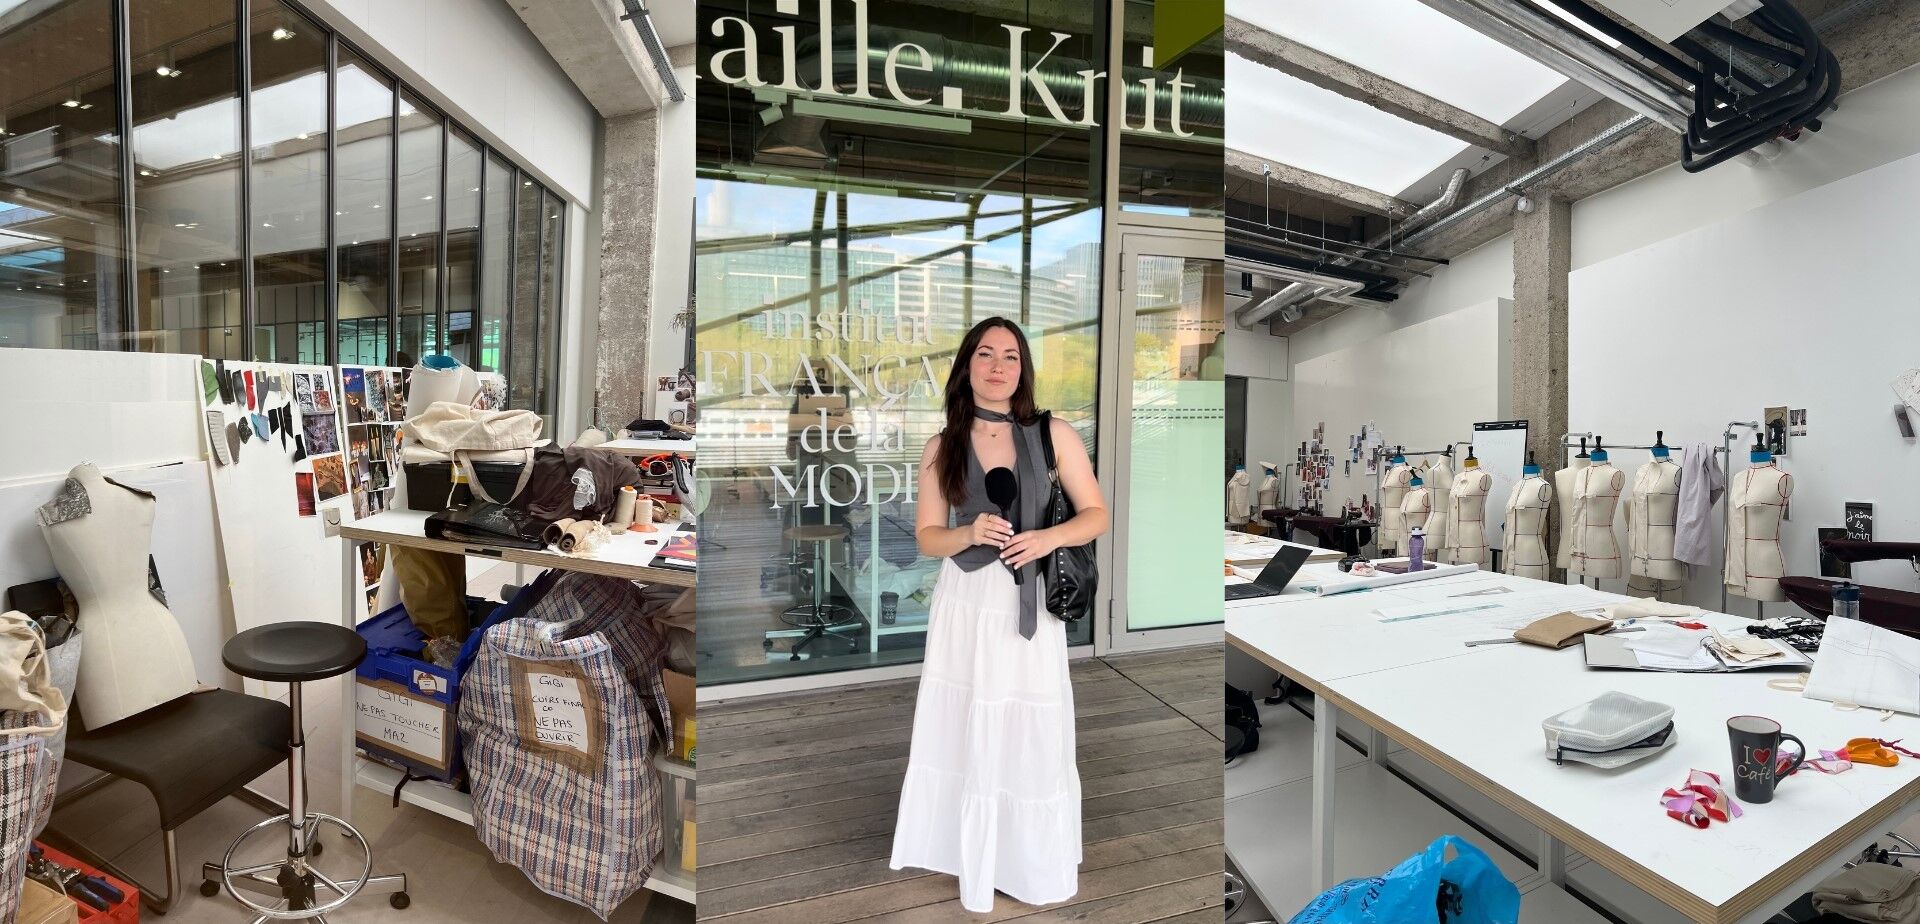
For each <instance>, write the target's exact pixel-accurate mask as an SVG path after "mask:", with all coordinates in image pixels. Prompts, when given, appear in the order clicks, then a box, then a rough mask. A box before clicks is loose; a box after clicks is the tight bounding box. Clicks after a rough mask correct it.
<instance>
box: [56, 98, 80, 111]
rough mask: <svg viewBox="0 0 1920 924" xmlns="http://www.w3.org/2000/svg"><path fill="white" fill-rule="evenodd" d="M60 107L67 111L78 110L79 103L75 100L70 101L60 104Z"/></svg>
mask: <svg viewBox="0 0 1920 924" xmlns="http://www.w3.org/2000/svg"><path fill="white" fill-rule="evenodd" d="M60 105H62V106H65V107H67V108H68V109H78V108H80V101H79V100H77V99H70V100H67V101H66V102H64V103H61V104H60Z"/></svg>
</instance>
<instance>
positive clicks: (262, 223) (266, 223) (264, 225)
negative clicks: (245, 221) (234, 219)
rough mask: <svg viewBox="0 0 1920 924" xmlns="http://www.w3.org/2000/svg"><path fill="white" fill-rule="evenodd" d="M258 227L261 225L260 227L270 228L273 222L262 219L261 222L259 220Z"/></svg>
mask: <svg viewBox="0 0 1920 924" xmlns="http://www.w3.org/2000/svg"><path fill="white" fill-rule="evenodd" d="M260 227H262V228H271V227H273V222H270V221H263V222H261V223H260Z"/></svg>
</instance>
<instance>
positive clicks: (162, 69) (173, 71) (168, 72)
mask: <svg viewBox="0 0 1920 924" xmlns="http://www.w3.org/2000/svg"><path fill="white" fill-rule="evenodd" d="M153 72H154V73H156V74H159V75H160V76H162V77H178V76H180V69H179V68H177V67H169V66H167V65H165V64H162V65H160V66H159V67H156V68H154V69H153Z"/></svg>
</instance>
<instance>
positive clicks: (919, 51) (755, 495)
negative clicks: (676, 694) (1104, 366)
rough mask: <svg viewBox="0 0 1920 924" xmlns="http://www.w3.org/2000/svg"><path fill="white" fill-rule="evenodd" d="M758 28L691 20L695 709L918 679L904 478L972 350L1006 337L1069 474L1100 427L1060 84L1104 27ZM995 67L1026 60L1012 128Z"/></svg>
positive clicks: (783, 23) (1082, 216)
mask: <svg viewBox="0 0 1920 924" xmlns="http://www.w3.org/2000/svg"><path fill="white" fill-rule="evenodd" d="M775 7H776V4H775V3H773V2H759V0H735V2H729V3H703V4H701V7H700V17H701V28H700V34H701V36H702V39H701V46H700V53H699V61H700V68H701V77H702V81H703V82H702V93H701V94H700V97H699V103H698V105H699V133H698V136H699V141H698V152H699V167H700V180H699V184H698V190H697V192H698V197H699V200H698V206H697V209H698V211H697V215H698V225H699V227H698V241H699V243H698V249H697V257H696V259H697V261H698V263H697V268H696V286H697V293H698V299H697V303H698V332H697V336H698V351H699V356H698V366H697V374H698V376H699V379H700V425H699V426H700V452H699V468H698V471H699V477H700V480H701V491H702V494H703V496H704V497H705V498H706V499H707V500H706V508H705V510H704V512H703V515H702V519H701V534H700V540H701V544H702V549H701V565H700V568H701V598H700V645H701V648H702V650H703V652H705V653H706V654H707V655H708V660H705V661H703V662H702V663H701V667H700V682H701V683H705V684H711V683H726V682H732V681H740V680H750V679H763V678H768V677H777V676H783V675H790V674H794V673H815V672H819V671H831V670H842V669H848V668H857V667H869V666H877V665H885V664H896V663H908V662H915V661H918V660H920V658H921V655H922V649H923V645H924V641H925V631H926V620H927V600H928V595H929V593H930V591H931V590H932V588H933V583H934V579H935V576H936V575H937V574H938V570H939V564H940V562H939V560H938V559H933V558H927V557H923V556H921V555H920V554H919V553H918V550H917V547H916V543H915V540H914V529H913V523H914V516H915V512H916V505H915V497H916V495H917V492H918V489H919V485H918V483H917V478H918V473H917V468H918V463H919V459H920V453H921V450H922V449H923V448H924V446H925V444H926V441H927V439H928V438H929V437H931V436H932V435H934V434H935V433H937V432H938V431H939V430H940V428H941V426H942V419H943V418H942V411H941V392H942V389H943V387H944V385H945V381H946V376H947V370H948V368H949V366H950V365H951V364H952V362H953V353H954V350H955V349H956V347H957V346H958V345H959V341H960V339H961V337H962V336H963V335H964V334H965V333H966V331H967V329H968V328H969V327H971V326H972V325H973V324H974V322H976V321H979V320H982V319H985V318H987V317H991V316H995V315H999V316H1002V317H1006V318H1010V319H1013V320H1015V321H1018V322H1019V323H1020V324H1021V326H1022V327H1023V328H1024V329H1025V330H1026V332H1027V335H1028V338H1029V340H1030V341H1031V346H1032V351H1033V362H1034V368H1035V371H1036V387H1037V399H1038V401H1039V404H1040V406H1041V407H1045V408H1050V409H1052V410H1053V412H1054V414H1055V415H1056V416H1058V417H1060V418H1062V419H1065V420H1067V421H1069V422H1071V423H1072V424H1073V425H1074V427H1075V429H1076V430H1078V431H1079V432H1080V435H1081V438H1082V439H1083V440H1084V441H1085V442H1086V444H1087V445H1088V447H1089V448H1091V447H1092V446H1093V444H1094V438H1095V436H1096V430H1095V427H1096V422H1097V420H1098V419H1099V415H1098V407H1097V399H1098V393H1099V378H1098V370H1099V321H1100V300H1101V257H1100V254H1101V233H1102V208H1101V201H1102V196H1103V191H1104V190H1103V186H1102V181H1101V176H1102V170H1101V164H1100V151H1101V144H1102V142H1101V138H1102V131H1101V129H1100V128H1099V127H1098V125H1097V124H1092V123H1095V122H1096V121H1097V119H1096V117H1097V115H1098V112H1097V111H1096V110H1097V107H1098V106H1099V105H1100V104H1101V102H1102V99H1101V97H1100V96H1099V95H1097V94H1096V95H1093V96H1091V97H1089V96H1088V94H1087V93H1086V92H1085V84H1084V83H1083V82H1082V80H1081V78H1080V77H1077V76H1075V73H1076V72H1079V71H1083V70H1087V69H1099V68H1102V67H1103V61H1104V58H1105V34H1106V33H1105V28H1104V19H1101V20H1100V21H1096V20H1095V18H1094V17H1092V16H1091V15H1090V14H1089V13H1088V11H1087V9H1085V8H1080V7H1078V6H1076V5H1060V6H1059V7H1058V8H1057V9H1056V11H1055V13H1052V14H1043V13H1039V12H1034V13H1029V12H1028V10H1027V9H1026V7H1025V5H1024V4H1020V5H1011V4H979V5H977V8H968V9H967V10H965V11H962V10H960V9H957V8H954V7H952V6H921V5H918V4H912V3H889V4H870V5H868V10H869V11H870V13H871V15H872V17H873V18H872V21H871V22H862V23H854V22H852V21H848V22H837V23H833V24H832V26H831V28H830V29H828V30H826V32H825V34H824V36H823V32H822V30H821V28H820V24H819V22H818V20H817V19H808V18H807V17H806V16H802V17H797V18H796V17H791V16H782V15H779V14H778V13H777V11H776V8H775ZM846 10H847V11H848V12H849V15H850V17H851V11H852V10H853V7H851V6H848V7H846ZM808 15H812V14H811V13H809V14H808ZM1050 16H1058V17H1059V18H1049V17H1050ZM716 27H718V29H719V31H720V32H721V35H719V36H718V37H715V36H714V31H715V28H716ZM795 27H797V28H795ZM789 28H792V31H793V32H796V33H798V34H799V35H800V36H801V37H800V38H799V39H797V40H796V41H795V42H794V43H793V44H792V45H791V49H790V50H791V56H789V54H788V49H786V48H784V47H783V39H782V38H781V35H782V34H784V33H786V32H787V31H788V29H789ZM749 33H751V36H749ZM856 34H859V35H863V36H864V37H865V38H866V40H867V42H868V43H869V46H870V48H871V51H870V53H868V54H867V55H865V59H866V61H865V63H864V64H863V63H861V62H860V60H859V56H858V55H857V53H856V52H854V51H853V50H852V49H851V44H852V43H853V42H854V41H855V38H856ZM823 42H826V43H831V44H832V45H833V46H835V47H832V48H828V49H826V50H825V52H824V54H823V47H822V46H823ZM1010 42H1019V43H1021V45H1022V56H1023V57H1024V58H1025V59H1026V60H1028V61H1029V62H1030V63H1031V62H1033V61H1034V60H1036V59H1040V58H1042V57H1043V53H1044V60H1043V61H1041V62H1040V64H1039V66H1038V67H1036V69H1035V70H1034V77H1033V79H1031V80H1029V81H1027V82H1026V83H1025V84H1024V85H1023V90H1022V94H1023V98H1022V99H1021V100H1019V101H1018V102H1011V101H1009V99H1008V96H1009V94H1008V87H1009V81H1008V71H1007V69H1006V67H1007V61H1008V60H1009V55H1010V45H1009V43H1010ZM749 48H751V49H752V52H751V53H749V52H748V50H747V49H749ZM1049 49H1051V50H1049ZM789 58H790V59H789ZM823 60H827V61H830V62H831V64H830V66H829V67H828V70H830V72H831V73H830V77H829V78H828V82H829V83H830V87H829V89H831V91H832V92H819V90H818V89H817V88H819V87H821V86H822V75H821V72H822V69H823V65H822V61H823ZM1030 66H1031V64H1030ZM996 68H998V70H996ZM803 75H804V76H803ZM730 78H738V79H730ZM863 81H864V82H863ZM755 82H759V83H761V85H759V86H753V85H751V84H753V83H755ZM709 88H712V92H708V89H709ZM807 88H816V89H812V90H810V89H807ZM930 101H938V103H940V104H939V105H936V104H935V103H934V102H930ZM1019 105H1024V107H1025V109H1026V112H1027V115H1026V116H1025V117H1021V116H1017V115H1012V114H1009V110H1010V109H1011V108H1013V107H1015V106H1019ZM1090 107H1093V108H1090ZM1216 182H1217V181H1216ZM810 620H811V621H814V622H820V623H826V624H828V625H829V626H830V628H829V629H828V631H825V632H816V633H813V634H814V636H815V637H809V633H808V631H807V629H806V628H805V627H806V625H807V624H808V623H809V621H810ZM1089 623H1090V620H1081V621H1080V622H1079V623H1076V624H1075V626H1074V627H1073V628H1072V631H1071V633H1070V636H1071V641H1072V642H1073V643H1075V644H1085V643H1088V642H1089V641H1090V640H1091V632H1092V627H1091V625H1089ZM796 626H797V627H796Z"/></svg>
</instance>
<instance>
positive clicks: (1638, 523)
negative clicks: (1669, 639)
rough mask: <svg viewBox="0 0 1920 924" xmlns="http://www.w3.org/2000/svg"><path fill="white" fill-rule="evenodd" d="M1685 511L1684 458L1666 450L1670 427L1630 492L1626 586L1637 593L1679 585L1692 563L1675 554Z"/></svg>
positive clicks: (1656, 593)
mask: <svg viewBox="0 0 1920 924" xmlns="http://www.w3.org/2000/svg"><path fill="white" fill-rule="evenodd" d="M1679 515H1680V464H1679V463H1678V462H1675V461H1673V459H1672V457H1671V453H1669V452H1668V451H1667V443H1666V434H1665V432H1660V433H1657V434H1656V436H1655V439H1654V441H1653V461H1651V462H1648V463H1647V464H1645V465H1642V466H1640V470H1639V471H1637V472H1635V473H1634V475H1633V490H1632V492H1630V493H1629V494H1628V495H1627V572H1628V577H1627V587H1628V590H1629V592H1630V593H1633V594H1634V595H1636V596H1639V595H1650V596H1659V595H1660V594H1663V593H1668V592H1671V591H1675V590H1679V589H1680V587H1681V582H1682V581H1684V580H1686V577H1687V566H1686V564H1685V563H1684V562H1681V561H1680V560H1679V559H1677V558H1675V557H1674V556H1673V540H1674V530H1675V528H1676V524H1677V523H1679Z"/></svg>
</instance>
